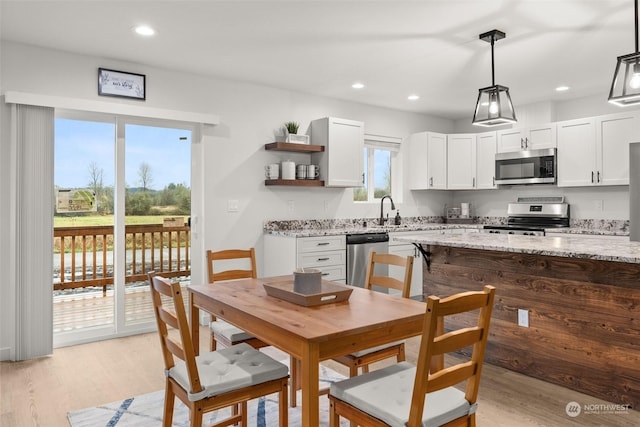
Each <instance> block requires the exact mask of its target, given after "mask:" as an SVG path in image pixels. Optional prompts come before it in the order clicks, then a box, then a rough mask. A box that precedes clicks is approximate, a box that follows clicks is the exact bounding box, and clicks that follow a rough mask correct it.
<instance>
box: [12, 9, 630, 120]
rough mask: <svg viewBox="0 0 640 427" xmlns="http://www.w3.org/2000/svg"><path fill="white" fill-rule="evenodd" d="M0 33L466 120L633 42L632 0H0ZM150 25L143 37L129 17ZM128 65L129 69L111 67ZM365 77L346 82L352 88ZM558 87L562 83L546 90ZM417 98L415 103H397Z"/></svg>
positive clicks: (591, 77) (602, 90) (524, 97)
mask: <svg viewBox="0 0 640 427" xmlns="http://www.w3.org/2000/svg"><path fill="white" fill-rule="evenodd" d="M0 8H1V9H0V24H1V32H0V36H1V37H2V38H3V39H6V40H11V41H16V42H22V43H27V44H33V45H38V46H44V47H49V48H55V49H61V50H65V51H70V52H75V53H80V54H87V55H97V56H101V57H104V58H113V59H117V60H123V61H130V62H133V63H140V64H145V65H149V66H154V67H161V68H165V69H173V70H180V71H187V72H192V73H197V74H201V75H210V76H217V77H222V78H229V79H234V80H242V81H248V82H255V83H259V84H264V85H268V86H273V87H279V88H287V89H291V90H294V91H301V92H306V93H311V94H318V95H323V96H329V97H334V98H340V99H345V100H350V101H355V102H361V103H365V104H372V105H378V106H384V107H389V108H394V109H400V110H406V111H415V112H422V113H427V114H431V115H435V116H439V117H445V118H453V119H458V118H464V117H469V119H471V117H472V115H473V108H474V105H475V101H476V97H477V94H478V89H479V88H481V87H485V86H489V85H490V84H491V65H490V64H491V48H490V45H489V44H488V43H486V42H483V41H481V40H479V39H478V35H479V34H480V33H483V32H486V31H489V30H492V29H494V28H496V29H499V30H501V31H504V32H505V33H506V34H507V37H506V38H505V39H503V40H500V41H498V42H496V45H495V63H496V64H495V67H496V83H497V84H501V85H504V86H508V87H509V88H510V90H511V97H512V99H513V102H514V104H515V106H516V113H517V108H518V105H526V104H530V103H536V102H541V101H548V100H564V99H570V98H579V97H583V96H589V95H594V94H598V95H601V96H602V97H603V102H606V97H607V95H608V90H609V86H610V84H611V79H612V77H613V71H614V67H615V61H616V57H617V56H619V55H624V54H628V53H631V52H633V51H634V49H635V46H634V37H635V36H634V6H633V1H632V0H568V1H562V0H423V1H392V0H387V1H376V2H371V1H327V0H325V1H308V0H297V1H266V0H263V1H242V0H235V1H205V0H200V1H188V0H174V1H160V0H154V1H150V0H137V1H125V0H110V1H93V0H82V1H79V0H76V1H59V0H47V1H31V0H0ZM142 23H145V24H148V25H151V26H152V27H154V28H155V29H156V31H157V34H156V35H155V36H154V37H152V38H142V37H140V36H138V35H136V34H135V33H134V32H133V31H132V27H134V26H135V25H138V24H142ZM124 71H132V72H135V71H136V70H124ZM355 81H361V82H363V83H364V84H365V85H366V87H365V88H364V89H361V90H354V89H352V88H351V84H352V83H354V82H355ZM558 85H568V86H570V87H571V90H570V91H568V92H564V93H556V92H555V90H554V88H555V87H556V86H558ZM409 94H418V95H419V96H420V99H419V100H418V101H413V102H411V101H408V100H407V96H408V95H409Z"/></svg>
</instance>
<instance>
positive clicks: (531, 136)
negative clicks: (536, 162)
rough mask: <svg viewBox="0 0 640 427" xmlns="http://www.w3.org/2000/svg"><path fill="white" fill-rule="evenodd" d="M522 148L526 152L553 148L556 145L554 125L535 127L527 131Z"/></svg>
mask: <svg viewBox="0 0 640 427" xmlns="http://www.w3.org/2000/svg"><path fill="white" fill-rule="evenodd" d="M524 138H525V140H524V146H525V148H526V149H527V150H539V149H542V148H555V147H556V146H557V145H558V144H557V137H556V124H555V123H549V124H546V125H541V126H535V127H531V128H529V129H528V132H527V133H526V135H525V136H524Z"/></svg>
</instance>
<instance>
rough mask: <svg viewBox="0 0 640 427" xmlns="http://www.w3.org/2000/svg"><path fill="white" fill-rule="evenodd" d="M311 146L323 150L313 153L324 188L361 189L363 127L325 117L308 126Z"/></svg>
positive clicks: (347, 121) (357, 123) (313, 159)
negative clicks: (318, 146) (315, 145)
mask: <svg viewBox="0 0 640 427" xmlns="http://www.w3.org/2000/svg"><path fill="white" fill-rule="evenodd" d="M311 142H312V143H313V144H317V145H323V146H324V147H325V150H324V151H323V152H320V153H313V154H312V155H311V161H312V162H313V163H317V164H318V165H320V176H321V178H322V179H324V181H325V185H326V186H327V187H362V184H363V177H364V157H363V150H364V123H363V122H358V121H354V120H346V119H338V118H335V117H325V118H322V119H317V120H313V121H312V122H311Z"/></svg>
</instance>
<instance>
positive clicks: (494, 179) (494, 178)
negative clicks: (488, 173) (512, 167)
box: [491, 176, 496, 187]
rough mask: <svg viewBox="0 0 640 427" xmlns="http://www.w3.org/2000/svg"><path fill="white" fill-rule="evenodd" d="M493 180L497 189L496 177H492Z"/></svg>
mask: <svg viewBox="0 0 640 427" xmlns="http://www.w3.org/2000/svg"><path fill="white" fill-rule="evenodd" d="M491 179H492V180H493V186H494V187H495V186H496V177H495V176H493V177H491Z"/></svg>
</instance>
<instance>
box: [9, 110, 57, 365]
mask: <svg viewBox="0 0 640 427" xmlns="http://www.w3.org/2000/svg"><path fill="white" fill-rule="evenodd" d="M11 120H12V132H11V140H12V141H11V148H12V150H11V151H12V152H11V156H12V169H13V170H12V171H11V177H12V183H11V196H10V199H11V200H10V204H11V206H12V207H11V218H10V221H11V239H10V240H11V242H10V244H11V250H10V257H11V258H13V259H11V260H10V266H11V267H12V274H10V275H9V276H10V277H11V279H12V282H13V283H14V291H15V293H14V295H15V352H14V357H13V358H14V360H26V359H32V358H35V357H39V356H44V355H47V354H51V353H52V352H53V299H52V290H53V285H52V278H53V256H52V252H53V204H54V202H53V153H54V151H53V149H54V109H53V108H49V107H37V106H31V105H19V104H18V105H16V104H14V105H13V106H12V119H11Z"/></svg>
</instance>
